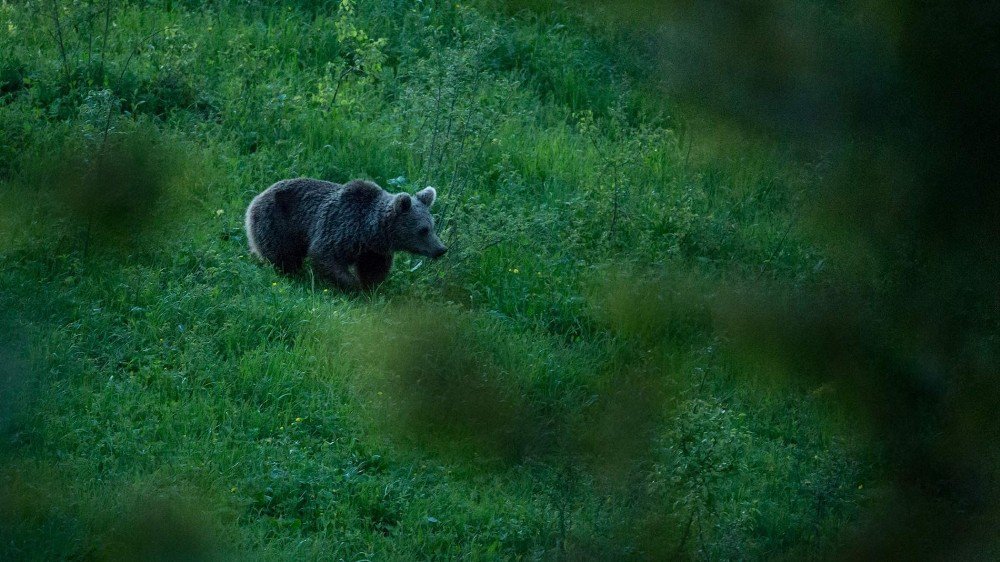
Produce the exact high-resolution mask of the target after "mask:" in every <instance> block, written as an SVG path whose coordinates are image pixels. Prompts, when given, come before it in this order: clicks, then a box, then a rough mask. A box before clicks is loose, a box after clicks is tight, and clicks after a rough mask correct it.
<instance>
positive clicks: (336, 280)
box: [312, 256, 361, 291]
mask: <svg viewBox="0 0 1000 562" xmlns="http://www.w3.org/2000/svg"><path fill="white" fill-rule="evenodd" d="M312 259H313V268H314V269H316V271H317V272H319V275H320V277H322V278H323V279H325V280H326V281H329V282H330V283H333V284H334V285H336V286H337V287H340V289H342V290H344V291H356V290H358V289H360V288H361V283H360V282H359V281H358V278H357V277H355V275H354V274H353V273H351V270H350V269H348V268H347V264H345V263H343V262H341V261H339V260H337V259H336V258H331V257H326V256H313V257H312Z"/></svg>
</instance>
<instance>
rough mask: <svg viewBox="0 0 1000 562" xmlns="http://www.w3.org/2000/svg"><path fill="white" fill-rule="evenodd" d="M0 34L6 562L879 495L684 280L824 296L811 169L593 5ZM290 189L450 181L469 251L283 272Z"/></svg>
mask: <svg viewBox="0 0 1000 562" xmlns="http://www.w3.org/2000/svg"><path fill="white" fill-rule="evenodd" d="M53 6H54V8H53ZM105 22H107V23H108V25H105ZM0 52H3V53H5V55H4V59H3V60H0V197H2V198H3V201H2V208H3V209H4V211H5V212H4V213H3V214H2V215H0V220H2V223H0V228H2V229H3V239H4V240H3V246H2V247H0V264H2V266H0V283H2V285H3V287H4V291H3V292H2V293H0V305H2V309H3V310H4V311H5V312H4V317H3V318H2V320H3V322H4V324H5V325H6V326H7V328H8V329H7V330H5V332H6V334H7V336H6V337H5V339H4V340H3V341H2V342H0V343H2V344H3V346H2V347H0V355H2V356H3V357H6V358H7V359H8V360H6V361H4V363H5V364H6V365H7V367H4V369H6V370H7V371H6V372H3V373H2V374H3V375H4V378H3V386H2V387H0V392H2V394H0V398H2V403H0V408H3V409H4V410H5V412H6V413H4V414H3V416H2V417H0V429H2V436H3V445H2V447H0V454H2V456H0V461H2V464H0V520H3V525H0V527H2V529H3V530H0V538H2V540H0V553H2V557H3V558H32V557H34V558H116V557H126V558H128V557H147V556H156V555H178V556H185V557H191V556H202V557H204V558H214V557H216V556H220V555H229V556H233V557H236V558H244V557H252V558H261V559H303V558H322V559H344V560H360V559H380V560H382V559H426V558H468V559H517V558H525V559H551V558H559V557H565V558H570V559H586V558H592V559H623V558H625V559H628V558H632V559H656V558H687V557H690V558H712V559H718V558H725V559H732V558H740V559H771V558H775V557H780V556H786V557H795V558H797V557H803V556H818V555H820V554H822V553H824V552H828V551H830V550H831V549H833V548H835V547H837V546H838V545H839V544H840V541H842V540H843V533H844V532H845V530H849V529H851V528H852V527H854V526H856V525H857V524H858V523H859V520H860V519H859V518H860V516H861V511H862V508H863V506H864V504H865V501H866V498H867V496H868V490H869V489H871V488H878V486H879V484H880V482H879V480H878V473H877V471H876V470H875V469H874V468H873V461H872V458H871V457H872V455H871V453H870V451H869V450H868V449H866V448H865V446H864V440H863V436H862V433H860V432H859V431H858V430H857V428H855V427H852V425H851V424H850V423H848V422H847V420H846V419H845V417H844V416H845V415H844V414H843V412H841V411H840V410H838V408H837V407H836V400H835V399H834V398H833V397H831V391H829V389H827V388H825V387H823V386H820V385H813V386H810V385H809V384H808V383H802V384H795V385H786V384H783V383H779V382H777V381H775V380H772V379H768V378H766V377H764V376H763V375H760V373H759V372H758V371H757V370H756V368H755V367H752V366H748V365H747V364H746V363H745V362H744V361H741V360H740V359H739V358H738V356H734V355H733V354H732V353H731V352H729V351H727V347H726V344H727V341H726V337H725V336H724V334H722V333H721V332H719V331H718V330H717V329H716V327H715V320H714V318H715V312H713V311H715V310H716V309H717V308H718V307H719V306H721V305H720V302H721V297H719V298H716V295H714V294H712V293H710V294H708V295H704V294H701V293H699V292H698V291H697V290H696V288H697V287H699V286H726V285H727V284H733V285H738V284H743V283H755V282H775V283H787V284H792V285H807V284H822V282H823V275H824V273H825V270H824V268H823V263H824V261H823V260H824V256H823V254H822V252H821V251H820V250H819V249H818V247H816V246H814V245H812V244H810V243H809V242H808V240H807V239H805V238H803V237H802V236H801V235H800V234H799V229H798V228H795V227H796V226H797V222H796V221H797V219H796V217H797V211H798V206H799V205H800V204H801V201H802V199H803V198H805V197H808V193H809V188H810V186H811V185H812V182H814V181H816V175H817V172H815V171H812V170H810V169H808V168H804V167H802V166H800V165H798V164H796V163H795V162H794V161H793V160H792V158H791V157H790V156H789V155H788V154H787V153H786V151H784V150H783V149H781V148H780V147H776V146H775V145H774V144H773V143H769V142H765V141H763V140H762V139H759V138H754V137H746V136H743V137H738V141H737V142H733V141H731V140H725V137H724V135H722V134H717V133H719V131H721V130H722V128H713V127H711V126H706V125H704V124H703V123H702V124H700V125H699V123H700V122H699V121H698V120H697V119H696V118H695V116H694V115H691V114H685V113H684V111H683V110H682V109H681V107H679V106H674V105H672V104H671V101H670V100H669V99H663V97H662V95H661V94H659V93H657V92H658V90H656V89H655V88H654V87H653V86H651V85H650V80H651V77H649V76H643V75H642V73H641V69H642V64H641V61H639V60H637V59H636V58H635V57H636V56H637V55H636V53H635V51H634V49H633V48H632V46H631V45H630V44H629V43H628V42H626V41H625V40H624V39H622V38H621V37H619V36H618V35H616V34H615V33H613V32H612V31H610V30H608V29H606V28H605V27H603V26H602V25H601V23H600V22H598V21H591V20H588V19H586V18H585V17H581V16H579V15H576V14H574V13H572V11H570V10H568V9H558V10H556V11H554V12H552V13H546V14H544V15H539V14H532V13H528V12H518V13H515V14H513V15H511V14H509V13H508V12H506V11H505V10H501V9H499V7H497V6H494V5H492V4H490V3H487V2H481V3H476V2H474V3H471V4H465V3H445V2H423V3H404V2H396V1H391V0H383V1H378V2H366V3H357V4H355V3H353V2H350V1H346V0H345V1H344V2H340V3H335V2H299V3H292V2H284V3H265V4H262V5H257V4H248V5H244V4H242V3H237V2H225V1H220V2H205V3H204V5H203V4H202V3H200V2H193V1H190V2H183V1H177V2H169V1H168V2H133V3H119V2H109V3H108V4H107V5H106V6H105V5H104V4H103V3H100V2H95V3H87V2H76V3H70V2H48V1H45V2H43V1H38V2H18V3H9V2H3V3H0ZM727 146H730V147H732V146H736V147H738V150H736V149H727V148H726V147H727ZM109 154H110V158H109V157H108V156H107V155H109ZM130 154H131V155H132V156H129V155H130ZM53 155H58V157H57V158H56V157H53ZM147 156H148V157H147ZM105 158H108V161H110V162H115V163H119V164H120V168H121V169H120V170H119V169H118V168H114V170H119V171H117V172H115V171H114V170H112V171H111V172H109V171H108V170H107V169H105V168H101V167H100V166H101V162H104V161H105V160H103V159H105ZM81 170H82V171H81ZM299 175H306V176H314V177H320V178H324V179H329V180H333V181H345V180H347V179H350V178H355V177H365V178H370V179H373V180H375V181H377V182H379V183H380V184H381V185H383V186H387V187H389V186H394V187H392V189H399V190H403V189H405V190H410V191H414V190H416V189H418V188H419V187H422V186H424V185H428V184H430V185H435V186H438V188H439V194H440V196H441V198H440V202H439V204H438V206H436V214H437V216H438V221H439V225H440V226H441V229H440V230H441V231H442V238H443V239H444V240H445V242H446V243H447V244H449V245H450V246H451V247H452V251H451V252H450V253H449V254H448V257H447V258H446V259H444V260H442V261H439V262H434V263H423V262H422V261H420V260H419V259H417V258H410V257H401V259H399V260H397V265H396V268H395V270H394V272H393V274H392V276H391V277H390V279H389V280H388V281H387V282H386V283H385V284H384V285H383V286H381V287H379V288H378V290H376V291H374V292H372V293H371V294H364V295H360V296H354V297H349V296H344V295H341V294H338V293H337V292H336V291H335V290H333V289H328V288H326V287H325V286H323V285H322V284H321V283H319V281H318V280H316V279H314V278H313V276H312V275H311V273H310V272H308V271H307V272H305V273H303V274H302V275H300V276H297V277H293V278H289V277H283V276H280V275H279V274H277V273H276V272H275V271H273V270H272V269H271V268H269V267H266V266H263V265H261V264H258V263H256V262H254V261H253V260H252V259H251V258H250V257H249V256H248V254H247V251H246V239H245V236H244V234H243V232H242V213H243V210H244V209H245V206H246V205H247V203H248V202H249V201H250V199H251V198H252V197H253V195H255V194H256V193H257V192H259V191H260V190H262V189H263V188H265V187H266V186H267V185H269V184H270V183H272V182H273V181H275V180H277V179H281V178H286V177H294V176H299ZM88 178H89V179H88ZM123 186H124V187H123ZM115 189H119V190H124V191H115ZM109 192H110V193H111V195H112V196H111V197H107V194H108V193H109ZM118 193H122V194H127V195H128V196H127V197H126V196H124V195H122V196H118V195H117V194H118ZM108 216H111V217H114V219H115V220H113V221H110V222H111V226H108V222H109V221H107V220H105V218H106V217H108ZM102 217H103V218H102Z"/></svg>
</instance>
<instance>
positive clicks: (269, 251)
mask: <svg viewBox="0 0 1000 562" xmlns="http://www.w3.org/2000/svg"><path fill="white" fill-rule="evenodd" d="M436 197H437V193H436V192H435V191H434V188H433V187H428V188H426V189H423V190H421V191H420V192H418V193H417V194H416V195H410V194H408V193H395V194H393V193H389V192H387V191H385V190H384V189H382V188H381V187H379V186H378V185H376V184H375V183H372V182H370V181H364V180H354V181H351V182H348V183H346V184H338V183H331V182H328V181H322V180H315V179H310V178H297V179H289V180H282V181H279V182H277V183H275V184H274V185H272V186H271V187H269V188H267V189H265V190H264V191H263V192H261V193H260V194H259V195H257V196H256V197H254V199H253V201H251V202H250V206H249V207H248V208H247V213H246V220H245V226H246V231H247V240H248V241H249V243H250V252H251V253H252V254H254V255H256V256H258V257H260V258H262V259H265V260H267V261H269V262H271V263H273V264H274V265H275V266H276V267H277V268H278V269H279V270H280V271H282V272H284V273H291V272H295V271H297V270H299V269H300V268H301V267H302V262H303V260H304V259H305V258H306V257H309V258H310V259H311V260H312V264H313V269H314V270H315V271H317V272H318V273H319V274H320V276H321V277H323V278H324V279H325V280H327V281H328V282H330V283H333V284H334V285H336V286H338V287H340V288H341V289H344V290H352V289H363V288H369V287H371V286H373V285H376V284H378V283H381V282H382V281H383V280H384V279H385V278H386V277H387V276H388V275H389V270H390V269H391V268H392V254H393V252H397V251H407V252H411V253H414V254H419V255H423V256H427V257H431V258H439V257H441V255H443V254H444V253H445V252H446V251H447V248H445V246H444V244H442V243H441V240H440V239H439V238H438V237H437V235H436V234H435V233H434V219H433V218H432V217H431V214H430V206H431V205H433V204H434V199H435V198H436ZM352 266H353V268H354V271H351V267H352Z"/></svg>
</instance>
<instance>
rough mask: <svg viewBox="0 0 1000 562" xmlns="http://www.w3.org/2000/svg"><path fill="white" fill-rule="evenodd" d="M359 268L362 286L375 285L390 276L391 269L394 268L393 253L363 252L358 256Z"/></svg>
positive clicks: (359, 278)
mask: <svg viewBox="0 0 1000 562" xmlns="http://www.w3.org/2000/svg"><path fill="white" fill-rule="evenodd" d="M357 268H358V280H359V281H361V286H362V287H365V288H368V287H373V286H375V285H378V284H379V283H381V282H382V281H385V278H386V277H388V276H389V270H390V269H392V254H376V253H364V254H361V256H360V257H358V264H357Z"/></svg>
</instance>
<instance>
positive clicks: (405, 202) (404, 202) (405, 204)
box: [392, 193, 413, 213]
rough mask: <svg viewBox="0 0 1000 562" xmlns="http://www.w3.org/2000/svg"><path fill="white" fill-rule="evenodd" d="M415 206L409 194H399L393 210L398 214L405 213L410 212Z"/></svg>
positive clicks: (394, 201)
mask: <svg viewBox="0 0 1000 562" xmlns="http://www.w3.org/2000/svg"><path fill="white" fill-rule="evenodd" d="M412 205H413V200H412V199H410V194H409V193H397V194H396V197H395V198H393V200H392V208H393V210H394V211H396V212H397V213H405V212H406V211H409V210H410V207H411V206H412Z"/></svg>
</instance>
